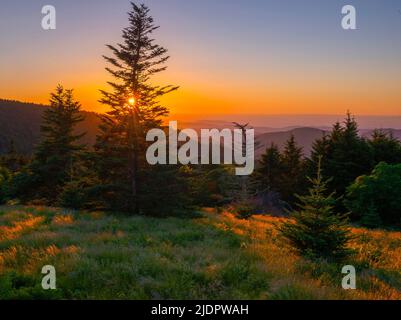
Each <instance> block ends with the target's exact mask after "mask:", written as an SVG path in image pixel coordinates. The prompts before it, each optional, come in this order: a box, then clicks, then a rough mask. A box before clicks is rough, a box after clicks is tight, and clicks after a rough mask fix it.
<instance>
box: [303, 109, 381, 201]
mask: <svg viewBox="0 0 401 320" xmlns="http://www.w3.org/2000/svg"><path fill="white" fill-rule="evenodd" d="M320 157H322V162H321V169H322V173H323V174H324V175H325V176H326V177H329V178H332V179H331V181H330V182H329V184H328V188H329V190H330V191H331V192H336V193H337V194H338V195H344V193H345V190H346V188H347V187H348V186H349V185H350V184H351V183H352V182H353V181H354V180H355V178H357V177H358V176H360V175H363V174H366V173H369V172H370V171H371V170H372V167H373V154H372V149H371V147H370V146H369V144H368V143H367V141H366V140H365V139H364V138H362V137H360V136H359V132H358V124H357V122H356V121H355V118H354V117H353V116H352V115H351V114H350V113H347V117H346V119H345V121H344V123H343V125H341V124H340V123H338V122H337V123H336V124H335V125H334V126H333V129H332V132H331V133H330V134H329V135H328V136H326V137H324V138H322V139H319V140H318V141H317V142H315V144H314V146H313V150H312V154H311V159H312V161H311V162H310V164H311V166H310V168H309V169H310V171H309V172H311V171H312V170H313V168H314V167H316V164H317V161H318V160H317V159H319V158H320Z"/></svg>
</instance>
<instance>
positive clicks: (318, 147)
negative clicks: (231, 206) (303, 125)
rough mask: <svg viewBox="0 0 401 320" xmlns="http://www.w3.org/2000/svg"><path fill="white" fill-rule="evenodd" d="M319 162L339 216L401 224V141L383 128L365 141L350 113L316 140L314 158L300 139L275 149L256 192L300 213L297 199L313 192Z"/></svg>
mask: <svg viewBox="0 0 401 320" xmlns="http://www.w3.org/2000/svg"><path fill="white" fill-rule="evenodd" d="M319 163H320V173H321V175H322V176H323V177H324V178H325V179H328V181H327V185H326V189H327V194H332V193H333V194H334V195H335V197H336V198H337V200H336V201H335V209H336V210H337V211H338V212H342V213H347V212H348V213H350V218H351V220H352V221H355V222H360V223H362V224H363V225H365V226H368V227H378V226H382V225H386V226H399V225H400V224H401V205H400V203H401V202H400V201H401V175H400V168H401V142H400V141H399V140H398V139H396V138H394V137H393V136H392V134H391V133H390V132H387V131H385V130H380V129H377V130H374V132H373V134H372V136H371V137H369V138H363V137H361V136H360V135H359V131H358V124H357V122H356V121H355V119H354V117H353V116H352V115H351V114H350V113H348V114H347V116H346V118H345V120H344V122H343V123H339V122H337V123H335V124H334V125H333V128H332V130H331V132H330V133H329V134H327V135H325V136H323V137H322V138H321V139H318V140H316V141H315V143H314V144H313V149H312V153H311V156H310V157H309V158H306V157H304V156H303V154H302V149H301V148H300V147H298V146H297V144H296V142H295V140H294V137H291V138H290V139H289V140H288V141H287V143H286V146H285V148H284V151H283V152H280V151H279V149H278V147H277V146H276V145H274V144H273V145H271V147H269V148H268V149H267V150H266V152H265V153H264V154H263V156H262V159H261V161H260V163H259V166H258V168H257V170H256V173H255V175H254V177H253V179H254V180H255V181H256V183H257V188H256V194H260V195H264V196H266V195H267V194H269V193H270V194H271V193H273V194H277V196H278V197H279V198H280V199H281V200H283V201H284V202H285V203H286V204H287V205H288V207H290V208H292V209H297V201H298V196H297V195H300V196H304V195H306V194H307V192H308V187H309V186H310V181H309V179H308V177H312V178H315V177H316V168H318V164H319Z"/></svg>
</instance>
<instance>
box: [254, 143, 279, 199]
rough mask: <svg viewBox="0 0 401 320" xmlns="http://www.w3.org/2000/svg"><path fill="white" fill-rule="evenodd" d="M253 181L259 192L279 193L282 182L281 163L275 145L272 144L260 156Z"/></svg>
mask: <svg viewBox="0 0 401 320" xmlns="http://www.w3.org/2000/svg"><path fill="white" fill-rule="evenodd" d="M254 179H255V180H256V183H255V185H256V188H257V189H258V191H259V192H271V191H274V192H279V186H280V184H281V180H282V163H281V154H280V150H279V148H278V146H277V145H276V144H274V143H272V144H271V145H270V147H269V148H267V149H266V151H265V153H264V154H262V157H261V160H260V161H259V165H258V167H257V169H256V171H255V174H254Z"/></svg>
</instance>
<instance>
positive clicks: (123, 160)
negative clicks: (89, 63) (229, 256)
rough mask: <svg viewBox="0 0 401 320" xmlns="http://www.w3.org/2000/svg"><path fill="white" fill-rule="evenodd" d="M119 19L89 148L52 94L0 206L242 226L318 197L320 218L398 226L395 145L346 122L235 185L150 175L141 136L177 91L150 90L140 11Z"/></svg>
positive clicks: (67, 102)
mask: <svg viewBox="0 0 401 320" xmlns="http://www.w3.org/2000/svg"><path fill="white" fill-rule="evenodd" d="M128 16H129V26H128V27H127V28H125V29H124V30H123V34H122V38H123V41H122V42H121V43H120V44H118V45H116V46H112V45H108V48H109V49H110V51H111V53H112V55H111V56H106V57H104V58H105V60H106V62H107V63H108V67H107V68H106V70H107V71H108V72H109V73H110V74H111V76H112V77H113V78H114V79H115V81H113V82H112V81H110V82H109V85H110V87H111V89H110V90H109V91H102V92H101V93H102V99H101V103H103V104H104V105H106V106H108V107H109V108H110V110H111V111H109V112H108V113H107V114H104V115H102V116H101V123H100V126H99V134H98V135H97V138H96V143H95V144H94V145H93V146H89V147H88V146H87V145H84V144H82V141H83V140H82V138H83V136H84V134H78V133H77V130H76V128H77V127H78V126H79V125H80V124H81V123H82V121H83V120H84V119H83V114H82V112H81V106H80V104H79V102H78V101H76V100H75V99H74V97H73V92H72V91H71V90H66V89H64V88H63V87H62V86H58V87H57V89H56V90H55V92H53V93H52V94H51V99H50V107H49V108H47V109H46V110H45V111H44V112H43V120H42V126H41V128H40V132H41V141H40V143H39V144H38V145H37V147H36V148H35V152H34V154H33V156H32V158H30V159H28V158H26V157H24V156H21V155H19V154H18V153H17V152H16V151H15V148H13V146H12V145H10V148H9V151H8V152H7V154H6V155H4V156H3V157H1V159H0V202H2V203H6V202H20V203H38V204H44V205H51V206H63V207H69V208H74V209H91V210H94V209H95V210H108V211H121V212H128V213H132V214H148V215H157V216H165V215H170V214H179V213H186V212H189V210H188V208H190V207H199V206H213V207H229V208H230V209H231V210H232V211H233V212H235V213H237V214H238V215H239V216H241V217H243V218H247V217H249V216H250V215H252V214H253V213H272V212H273V213H274V212H275V211H277V212H278V213H283V212H284V213H286V212H298V211H300V212H302V210H303V209H302V208H303V206H304V205H305V204H303V203H304V202H305V201H306V202H307V201H310V200H311V199H312V200H313V199H314V197H317V196H316V194H315V193H316V190H319V197H321V198H322V199H326V198H325V197H328V198H329V200H327V199H326V200H327V201H326V200H324V201H323V202H327V205H328V204H330V205H328V206H329V207H330V210H329V209H327V208H326V209H327V210H326V209H324V210H323V209H322V208H320V209H319V210H323V211H332V210H333V211H335V212H336V213H338V214H344V215H345V214H348V213H349V217H350V218H351V220H352V221H354V222H358V223H361V224H363V225H365V226H368V227H378V226H398V225H400V219H401V206H400V205H399V204H400V203H401V167H400V166H401V143H400V141H399V140H397V139H395V138H394V137H392V135H391V133H388V132H385V131H382V130H376V131H374V133H373V135H372V137H370V138H368V139H365V138H362V137H361V136H360V135H359V134H358V125H357V123H356V121H355V119H354V118H353V117H352V116H351V114H348V115H347V117H346V119H345V121H344V122H343V123H336V124H334V126H333V128H332V130H331V132H330V133H329V134H327V135H325V136H324V137H323V138H321V139H318V140H317V141H316V142H315V143H314V145H313V150H312V153H311V156H310V157H308V158H306V157H305V156H304V155H303V150H302V148H301V147H299V146H298V145H297V142H296V141H295V138H294V137H291V138H290V139H289V140H288V141H287V143H286V145H285V147H284V149H283V151H280V150H279V148H278V147H277V146H276V145H274V144H273V145H271V146H270V147H269V148H267V149H266V150H265V152H264V154H263V155H262V157H261V160H260V161H259V162H258V163H257V166H256V170H255V172H254V174H253V175H252V176H250V177H246V178H241V177H237V176H235V174H234V170H233V167H231V166H216V165H202V166H191V165H187V166H182V165H158V166H151V165H149V164H148V163H147V161H146V158H145V153H146V149H147V147H148V145H149V143H148V142H146V139H145V137H146V133H147V132H148V130H149V129H153V128H162V129H163V125H162V119H163V117H164V116H166V115H167V114H168V109H167V108H166V107H165V106H163V105H162V104H161V103H160V102H159V101H160V98H161V97H162V96H164V95H166V94H168V93H170V92H172V91H175V90H177V89H178V87H176V86H171V85H167V86H158V85H155V84H154V83H153V82H152V81H151V79H152V78H153V76H154V75H157V74H158V73H160V72H163V71H165V70H166V62H167V61H168V59H169V56H168V52H167V50H166V49H165V48H163V47H162V46H159V45H157V44H156V43H155V41H154V39H153V38H152V37H151V36H152V34H153V33H154V31H155V30H156V29H157V28H158V27H157V26H155V24H154V21H153V18H152V17H151V16H150V15H149V9H148V8H147V7H146V6H145V5H136V4H132V10H131V11H130V12H129V14H128ZM317 173H318V174H317ZM326 180H327V181H326ZM323 185H324V188H323V187H322V186H323ZM322 189H324V190H322ZM311 192H312V194H311ZM309 196H310V197H311V198H308V197H309ZM305 197H306V198H305ZM307 206H309V207H310V205H307ZM331 206H333V208H331ZM319 210H317V211H316V212H319ZM313 219H315V218H313ZM313 219H312V220H313ZM315 220H316V219H315ZM340 220H341V219H340ZM340 220H339V221H340ZM341 221H342V220H341Z"/></svg>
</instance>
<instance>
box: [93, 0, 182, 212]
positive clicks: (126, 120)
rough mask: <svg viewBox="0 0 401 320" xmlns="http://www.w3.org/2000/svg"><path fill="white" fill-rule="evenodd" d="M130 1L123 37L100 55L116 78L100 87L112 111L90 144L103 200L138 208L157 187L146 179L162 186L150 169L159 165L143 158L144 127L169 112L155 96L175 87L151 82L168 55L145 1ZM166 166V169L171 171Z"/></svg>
mask: <svg viewBox="0 0 401 320" xmlns="http://www.w3.org/2000/svg"><path fill="white" fill-rule="evenodd" d="M131 5H132V10H131V11H130V12H129V13H128V17H129V26H128V27H127V28H125V29H123V32H122V38H123V42H122V43H120V44H118V45H117V46H112V45H108V46H107V47H108V48H109V49H110V50H111V52H112V53H113V56H112V57H106V56H105V57H104V58H105V60H106V61H107V62H108V63H109V64H110V67H107V68H106V70H107V71H108V72H109V73H110V74H111V75H112V76H113V77H114V78H115V79H116V81H115V82H108V84H109V85H110V86H111V88H112V90H111V91H101V92H102V95H103V98H102V99H101V103H103V104H105V105H107V106H109V107H110V108H111V111H109V112H108V113H107V114H106V115H104V116H103V117H102V124H101V126H100V130H101V133H100V134H99V136H98V137H97V143H96V145H95V152H96V156H97V157H96V161H95V169H96V171H97V173H98V177H99V179H100V181H101V185H99V191H100V192H101V195H102V197H103V199H104V201H105V203H106V206H108V207H109V208H112V209H119V210H126V211H131V212H133V213H140V212H141V211H142V210H141V207H143V206H141V203H145V202H149V201H151V200H150V199H149V196H150V195H151V194H152V193H153V194H154V193H155V192H156V191H155V188H153V187H151V184H152V183H153V182H154V183H157V184H158V186H159V187H161V186H160V183H159V180H160V179H158V178H157V177H154V174H156V175H159V174H162V172H161V171H163V170H162V169H160V168H157V169H156V168H151V167H150V166H149V165H148V164H147V162H146V159H145V152H146V146H147V143H146V139H145V137H146V132H147V131H148V130H149V129H151V128H158V127H160V126H161V124H162V120H161V117H163V116H166V115H167V114H168V109H167V108H166V107H165V106H163V105H161V104H160V103H159V98H160V97H162V96H164V95H165V94H167V93H170V92H172V91H174V90H176V89H177V88H178V87H175V86H171V85H168V86H156V85H154V84H152V83H151V82H150V80H151V77H152V76H154V75H156V74H158V73H160V72H162V71H164V70H166V68H167V67H166V66H165V64H166V62H167V61H168V59H169V56H168V55H167V50H166V49H165V48H163V47H162V46H160V45H158V44H156V43H155V41H154V39H153V38H152V34H153V32H154V31H155V30H156V29H158V27H157V26H155V24H154V20H153V18H152V17H151V16H150V15H149V8H148V7H146V6H145V5H144V4H141V5H136V4H135V3H132V2H131ZM170 169H171V168H166V169H165V171H166V173H167V175H168V176H170V177H171V170H170ZM152 177H154V178H155V179H152ZM145 180H146V182H145ZM152 181H153V182H152ZM156 181H157V182H156ZM170 183H172V181H170ZM148 187H149V192H147V191H146V189H147V188H148ZM163 187H164V188H166V187H167V185H166V186H163ZM169 198H171V197H169ZM159 200H160V199H159ZM158 203H160V201H159V202H158ZM148 204H149V203H148Z"/></svg>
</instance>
